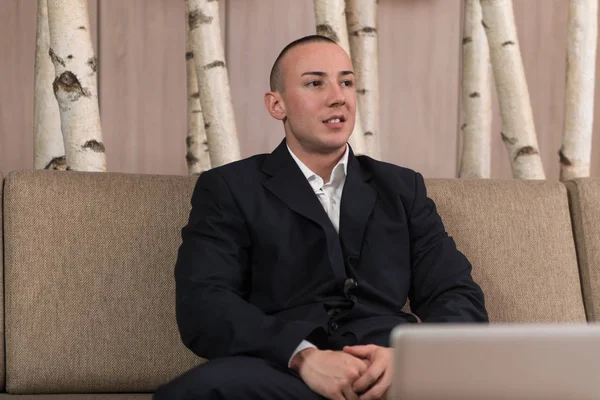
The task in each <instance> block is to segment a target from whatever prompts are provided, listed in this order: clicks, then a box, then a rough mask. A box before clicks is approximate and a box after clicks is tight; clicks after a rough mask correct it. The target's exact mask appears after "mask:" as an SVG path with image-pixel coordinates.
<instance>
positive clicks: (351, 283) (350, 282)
mask: <svg viewBox="0 0 600 400" xmlns="http://www.w3.org/2000/svg"><path fill="white" fill-rule="evenodd" d="M357 287H358V282H356V281H355V280H354V279H352V278H348V279H346V280H345V281H344V294H345V295H346V296H347V295H348V293H349V292H350V290H352V289H355V288H357Z"/></svg>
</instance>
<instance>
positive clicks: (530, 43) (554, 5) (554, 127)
mask: <svg viewBox="0 0 600 400" xmlns="http://www.w3.org/2000/svg"><path fill="white" fill-rule="evenodd" d="M513 4H514V11H515V21H516V25H517V33H518V37H519V44H520V46H521V56H522V58H523V65H524V67H525V75H526V78H527V84H528V87H529V97H530V100H531V106H532V109H533V116H534V121H535V128H536V132H537V136H538V143H539V147H540V154H541V156H542V161H543V163H544V170H545V172H546V178H547V179H549V180H553V181H556V180H558V176H559V169H560V168H559V163H558V160H559V159H558V151H559V149H560V146H561V142H562V132H563V121H564V94H565V68H566V66H565V62H566V51H567V50H566V49H567V47H566V46H567V14H568V2H567V1H564V0H513ZM493 98H494V114H493V118H494V122H493V127H492V177H493V178H501V179H510V178H512V171H511V168H510V164H509V160H508V155H507V152H506V146H505V145H504V143H502V140H501V137H500V131H501V129H502V124H501V120H500V113H499V108H498V104H497V101H496V94H495V91H494V94H493ZM596 109H598V105H596Z"/></svg>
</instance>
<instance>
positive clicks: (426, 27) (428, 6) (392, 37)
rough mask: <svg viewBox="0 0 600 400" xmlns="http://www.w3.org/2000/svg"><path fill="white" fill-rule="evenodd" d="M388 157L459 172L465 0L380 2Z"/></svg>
mask: <svg viewBox="0 0 600 400" xmlns="http://www.w3.org/2000/svg"><path fill="white" fill-rule="evenodd" d="M379 32H380V33H379V58H380V64H379V65H380V86H381V111H380V114H381V131H382V133H381V139H382V142H381V149H382V159H383V160H385V161H389V162H392V163H395V164H398V165H402V166H406V167H409V168H412V169H415V170H417V171H419V172H421V173H422V174H423V175H424V176H425V177H427V178H450V177H454V176H455V175H456V162H457V129H458V107H459V105H458V101H459V91H458V90H459V84H460V82H459V76H460V75H459V73H460V71H459V65H460V43H461V37H462V32H461V1H460V0H430V1H412V0H381V1H380V2H379Z"/></svg>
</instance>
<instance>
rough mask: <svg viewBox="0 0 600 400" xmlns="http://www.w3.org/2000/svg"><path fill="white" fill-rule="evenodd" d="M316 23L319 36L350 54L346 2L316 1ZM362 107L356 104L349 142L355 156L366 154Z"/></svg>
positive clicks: (339, 0) (349, 55) (340, 0)
mask: <svg viewBox="0 0 600 400" xmlns="http://www.w3.org/2000/svg"><path fill="white" fill-rule="evenodd" d="M313 4H314V11H315V22H316V24H317V35H321V36H325V37H328V38H329V39H331V40H333V41H334V42H336V43H337V44H339V45H340V46H341V47H342V48H343V49H344V50H345V51H346V53H348V57H350V59H352V53H351V52H350V43H349V42H348V26H347V25H346V4H345V1H344V0H314V3H313ZM362 126H363V125H362V118H361V113H360V106H359V104H358V102H357V104H356V119H355V122H354V129H353V130H352V135H351V136H350V139H349V140H348V143H350V146H351V147H352V150H353V151H354V153H355V154H357V155H358V154H366V149H365V135H364V131H363V127H362Z"/></svg>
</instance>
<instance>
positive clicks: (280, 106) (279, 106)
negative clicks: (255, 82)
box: [265, 92, 286, 121]
mask: <svg viewBox="0 0 600 400" xmlns="http://www.w3.org/2000/svg"><path fill="white" fill-rule="evenodd" d="M265 107H266V108H267V111H268V112H269V114H271V117H273V118H275V119H278V120H280V121H283V120H284V119H285V117H286V113H285V104H284V103H283V99H282V98H281V94H280V93H279V92H267V93H265Z"/></svg>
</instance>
